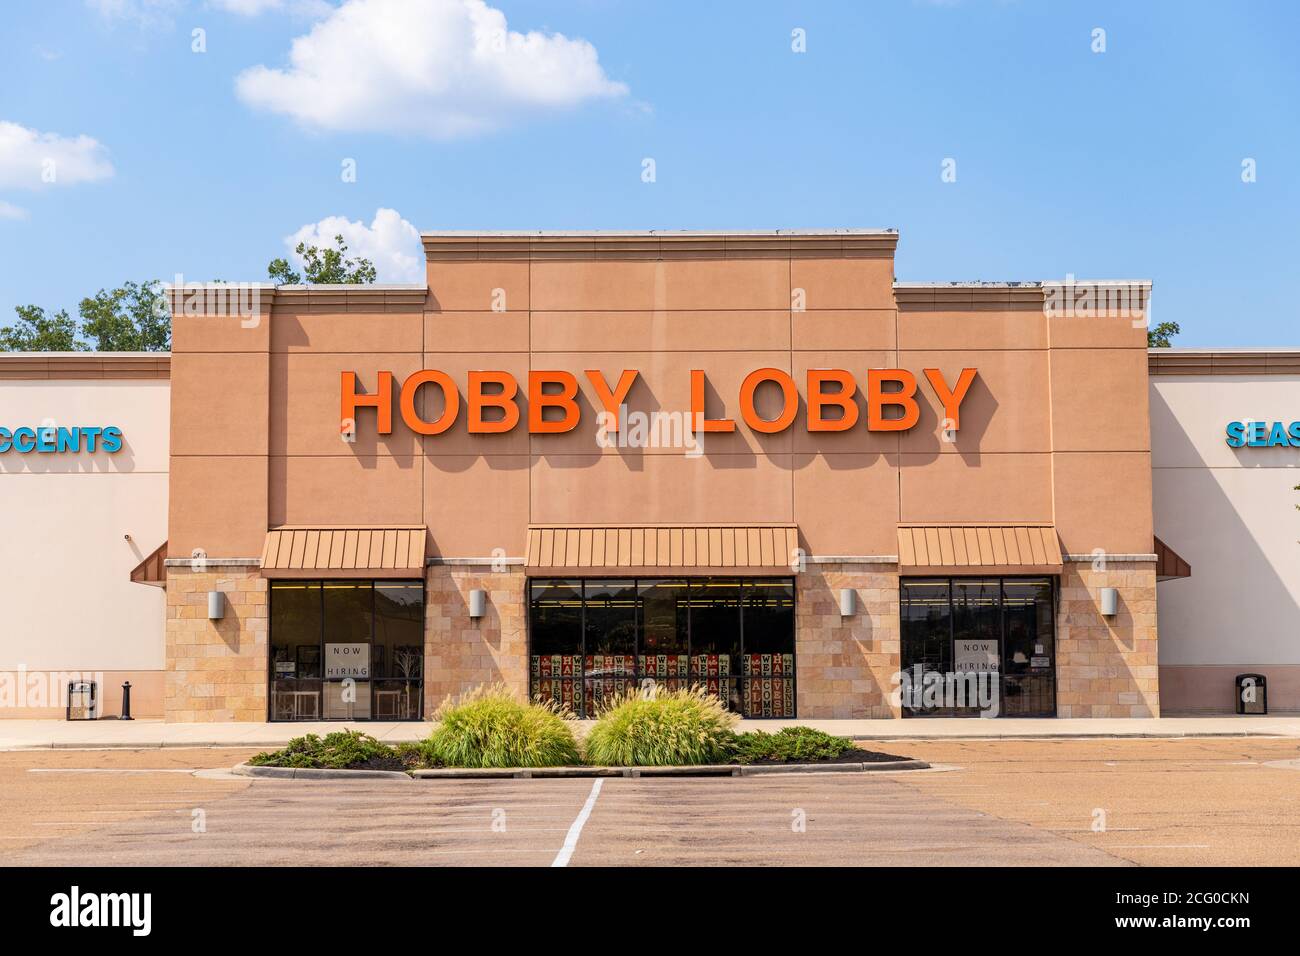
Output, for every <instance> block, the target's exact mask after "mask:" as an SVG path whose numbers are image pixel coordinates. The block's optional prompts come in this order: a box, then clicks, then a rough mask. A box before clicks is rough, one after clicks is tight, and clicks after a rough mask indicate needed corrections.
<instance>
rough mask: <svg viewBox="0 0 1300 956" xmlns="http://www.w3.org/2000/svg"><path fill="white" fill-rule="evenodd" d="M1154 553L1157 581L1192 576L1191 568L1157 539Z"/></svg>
mask: <svg viewBox="0 0 1300 956" xmlns="http://www.w3.org/2000/svg"><path fill="white" fill-rule="evenodd" d="M1155 552H1156V580H1157V581H1172V580H1174V579H1175V578H1190V577H1191V576H1192V566H1191V565H1190V564H1188V563H1187V562H1186V561H1184V560H1183V559H1182V557H1181V556H1180V555H1179V554H1178V552H1177V551H1175V550H1174V549H1173V548H1171V547H1169V545H1167V544H1165V543H1164V542H1163V541H1161V540H1160V539H1159V538H1156V539H1155Z"/></svg>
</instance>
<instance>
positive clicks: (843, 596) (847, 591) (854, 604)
mask: <svg viewBox="0 0 1300 956" xmlns="http://www.w3.org/2000/svg"><path fill="white" fill-rule="evenodd" d="M857 609H858V592H857V591H855V590H853V588H840V617H852V616H853V614H854V612H855V611H857Z"/></svg>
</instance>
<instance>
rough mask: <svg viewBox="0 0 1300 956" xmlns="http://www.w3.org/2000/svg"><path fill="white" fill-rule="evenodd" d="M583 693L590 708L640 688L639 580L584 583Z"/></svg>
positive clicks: (597, 707) (598, 706)
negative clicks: (637, 635) (637, 644)
mask: <svg viewBox="0 0 1300 956" xmlns="http://www.w3.org/2000/svg"><path fill="white" fill-rule="evenodd" d="M583 598H584V601H585V603H584V615H583V617H584V624H583V627H584V630H585V633H586V644H585V646H584V648H583V655H584V656H583V670H582V676H583V679H584V682H585V686H584V688H583V692H584V693H583V696H584V699H585V700H586V701H587V704H588V706H589V707H590V708H592V709H596V710H598V709H599V708H600V705H601V702H602V701H604V700H608V699H610V698H611V697H617V696H620V695H622V694H626V693H627V692H628V691H629V690H632V689H634V688H635V687H636V682H637V666H636V663H637V662H636V583H635V582H633V581H587V582H585V583H584V584H583Z"/></svg>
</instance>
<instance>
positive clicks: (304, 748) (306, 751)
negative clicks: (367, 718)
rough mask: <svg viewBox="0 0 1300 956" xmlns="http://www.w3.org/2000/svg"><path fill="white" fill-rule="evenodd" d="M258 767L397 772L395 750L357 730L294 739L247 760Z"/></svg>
mask: <svg viewBox="0 0 1300 956" xmlns="http://www.w3.org/2000/svg"><path fill="white" fill-rule="evenodd" d="M248 762H249V763H250V764H253V765H255V766H259V767H305V768H309V769H315V770H401V769H403V765H402V762H401V759H400V758H399V757H398V754H397V751H396V750H394V749H393V748H392V747H390V746H388V744H384V743H380V742H379V741H378V740H376V739H375V738H374V737H371V736H370V735H369V734H363V733H361V731H359V730H347V729H344V730H336V731H334V732H333V733H329V734H326V735H325V736H324V737H319V736H317V735H316V734H308V735H307V736H305V737H294V738H293V739H292V740H290V741H289V743H287V744H286V745H285V746H284V748H283V749H281V750H274V751H271V752H268V753H260V754H257V755H255V756H253V757H250V758H248Z"/></svg>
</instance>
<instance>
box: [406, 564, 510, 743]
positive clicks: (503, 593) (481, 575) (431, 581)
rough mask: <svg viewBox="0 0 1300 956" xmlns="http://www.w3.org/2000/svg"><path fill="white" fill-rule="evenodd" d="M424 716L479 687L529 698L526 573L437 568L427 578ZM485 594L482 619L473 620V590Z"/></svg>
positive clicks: (460, 566) (469, 567) (474, 567)
mask: <svg viewBox="0 0 1300 956" xmlns="http://www.w3.org/2000/svg"><path fill="white" fill-rule="evenodd" d="M425 582H426V588H425V601H426V605H425V612H424V712H425V716H426V717H427V718H431V717H432V716H433V712H434V711H435V710H436V709H437V707H438V705H439V704H441V703H442V702H443V701H444V700H445V699H446V698H448V697H454V696H456V695H458V694H461V693H463V692H465V691H467V690H470V689H472V688H474V687H477V686H478V685H480V684H505V685H506V686H507V687H508V688H510V689H511V690H513V691H515V692H517V693H518V694H519V695H520V696H522V697H527V696H528V632H527V627H526V623H525V622H526V619H527V613H528V607H527V597H526V595H525V593H524V592H525V578H524V569H523V568H522V567H521V566H512V567H510V568H509V569H508V570H505V571H493V570H491V568H490V567H487V566H484V565H482V564H433V565H430V566H429V568H428V570H427V572H426V576H425ZM475 588H482V589H483V590H484V591H486V592H487V608H486V613H485V615H484V617H482V618H480V619H479V620H477V621H476V620H473V619H471V618H470V616H469V592H470V591H472V590H474V589H475Z"/></svg>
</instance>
